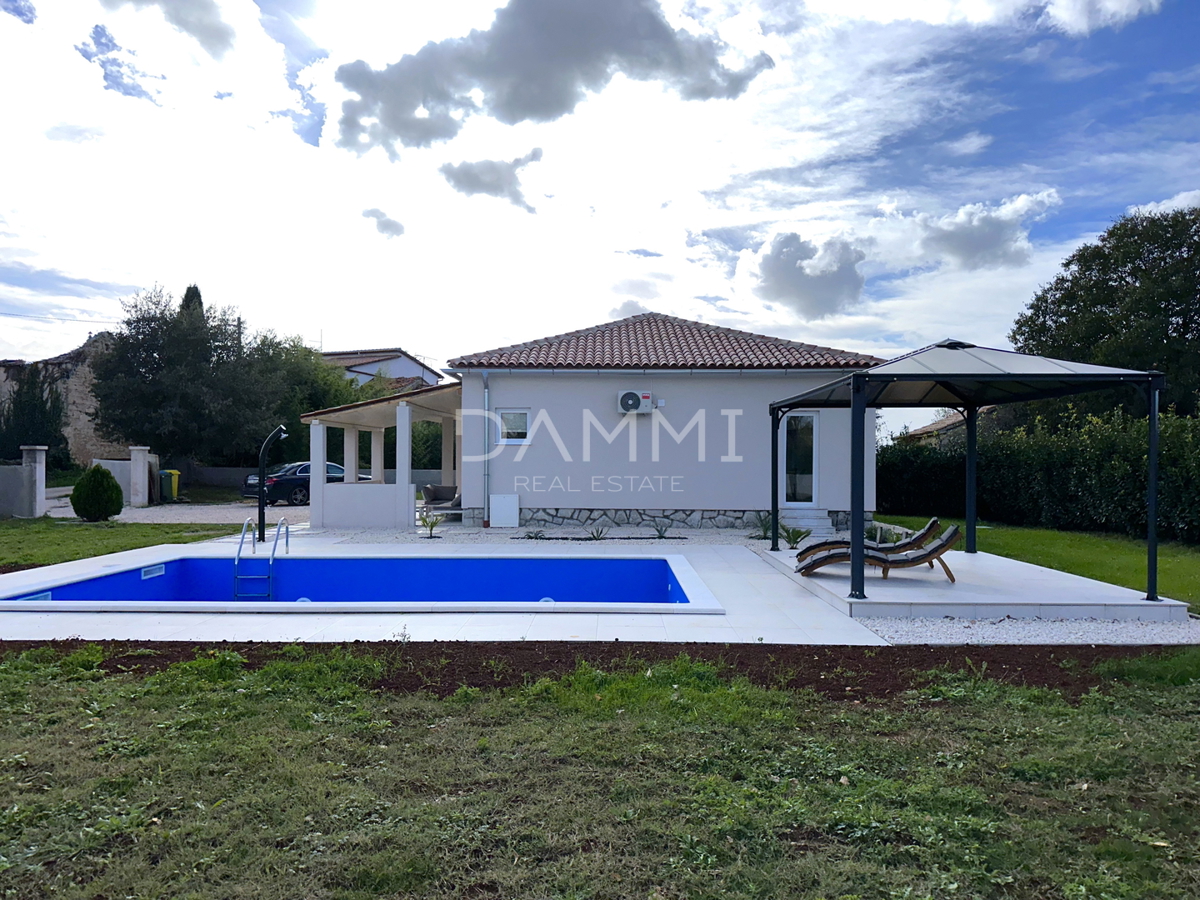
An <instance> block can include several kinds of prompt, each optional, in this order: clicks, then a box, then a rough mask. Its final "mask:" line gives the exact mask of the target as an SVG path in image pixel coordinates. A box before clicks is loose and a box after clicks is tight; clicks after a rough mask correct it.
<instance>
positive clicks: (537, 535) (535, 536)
mask: <svg viewBox="0 0 1200 900" xmlns="http://www.w3.org/2000/svg"><path fill="white" fill-rule="evenodd" d="M521 540H523V541H544V540H546V532H544V531H542V530H541V529H540V528H539V529H538V530H537V531H527V532H525V533H524V534H523V535H521Z"/></svg>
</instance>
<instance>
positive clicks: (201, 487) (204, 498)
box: [179, 484, 242, 503]
mask: <svg viewBox="0 0 1200 900" xmlns="http://www.w3.org/2000/svg"><path fill="white" fill-rule="evenodd" d="M179 494H180V497H181V499H183V500H187V501H188V502H189V503H240V502H241V501H242V492H241V490H240V489H239V488H231V487H217V486H215V485H211V484H193V485H190V486H188V487H187V488H185V489H181V490H180V492H179Z"/></svg>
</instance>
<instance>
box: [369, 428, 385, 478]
mask: <svg viewBox="0 0 1200 900" xmlns="http://www.w3.org/2000/svg"><path fill="white" fill-rule="evenodd" d="M383 442H384V430H383V429H382V428H372V429H371V483H372V484H383V483H384V482H386V481H387V473H386V472H384V461H383Z"/></svg>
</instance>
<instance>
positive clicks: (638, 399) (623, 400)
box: [617, 391, 654, 413]
mask: <svg viewBox="0 0 1200 900" xmlns="http://www.w3.org/2000/svg"><path fill="white" fill-rule="evenodd" d="M653 409H654V395H653V394H651V393H650V392H649V391H619V392H618V393H617V411H618V412H623V413H649V412H651V411H652V410H653Z"/></svg>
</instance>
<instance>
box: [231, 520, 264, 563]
mask: <svg viewBox="0 0 1200 900" xmlns="http://www.w3.org/2000/svg"><path fill="white" fill-rule="evenodd" d="M247 528H249V529H250V552H251V553H254V554H256V555H257V553H258V548H257V547H255V546H254V545H255V540H254V519H253V518H248V519H246V521H245V522H243V523H242V536H241V537H240V538H238V548H237V555H236V556H234V558H233V567H234V569H236V568H237V561H238V560H239V559H241V558H242V544H244V543H245V541H246V529H247Z"/></svg>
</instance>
